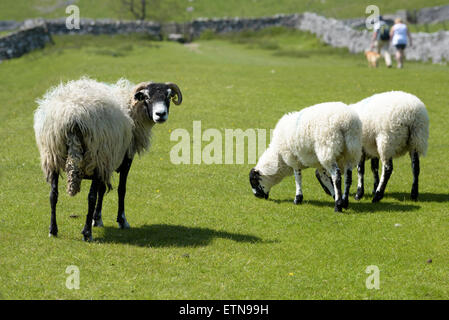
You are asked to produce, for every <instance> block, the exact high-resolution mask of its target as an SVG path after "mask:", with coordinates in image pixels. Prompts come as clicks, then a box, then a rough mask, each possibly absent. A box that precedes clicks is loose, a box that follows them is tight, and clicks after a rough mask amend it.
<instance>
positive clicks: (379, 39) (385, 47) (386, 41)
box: [371, 16, 391, 68]
mask: <svg viewBox="0 0 449 320" xmlns="http://www.w3.org/2000/svg"><path fill="white" fill-rule="evenodd" d="M373 49H375V50H376V52H377V53H379V54H382V55H383V56H384V59H385V64H386V65H387V67H388V68H391V55H390V51H389V50H390V27H389V25H388V24H387V22H386V21H385V20H384V19H383V18H382V16H379V21H378V22H377V23H376V24H375V25H374V33H373V37H372V39H371V50H373Z"/></svg>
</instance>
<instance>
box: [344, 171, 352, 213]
mask: <svg viewBox="0 0 449 320" xmlns="http://www.w3.org/2000/svg"><path fill="white" fill-rule="evenodd" d="M351 184H352V169H351V168H346V171H345V191H344V193H343V198H342V207H343V209H348V206H349V190H350V189H351Z"/></svg>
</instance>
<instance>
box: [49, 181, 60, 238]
mask: <svg viewBox="0 0 449 320" xmlns="http://www.w3.org/2000/svg"><path fill="white" fill-rule="evenodd" d="M58 180H59V173H58V172H53V173H52V174H51V176H50V183H51V190H50V208H51V217H50V233H49V234H48V236H50V237H51V236H55V237H56V236H57V235H58V225H57V224H56V204H57V203H58Z"/></svg>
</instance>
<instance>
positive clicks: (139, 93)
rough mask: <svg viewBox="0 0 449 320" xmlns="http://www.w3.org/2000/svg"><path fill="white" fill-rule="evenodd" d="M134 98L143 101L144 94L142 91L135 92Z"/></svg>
mask: <svg viewBox="0 0 449 320" xmlns="http://www.w3.org/2000/svg"><path fill="white" fill-rule="evenodd" d="M134 99H136V100H137V101H143V100H144V99H145V94H144V93H143V92H142V91H139V92H136V94H135V95H134Z"/></svg>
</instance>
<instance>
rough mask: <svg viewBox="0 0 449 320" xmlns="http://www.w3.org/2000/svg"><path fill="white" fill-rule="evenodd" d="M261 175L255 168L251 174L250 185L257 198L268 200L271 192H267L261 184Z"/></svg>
mask: <svg viewBox="0 0 449 320" xmlns="http://www.w3.org/2000/svg"><path fill="white" fill-rule="evenodd" d="M260 180H261V177H260V173H259V172H258V171H257V170H255V169H254V168H252V169H251V171H250V172H249V183H250V184H251V188H252V189H253V193H254V195H255V196H256V197H258V198H262V199H268V195H269V192H265V191H264V189H263V186H262V185H261V183H260Z"/></svg>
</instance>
